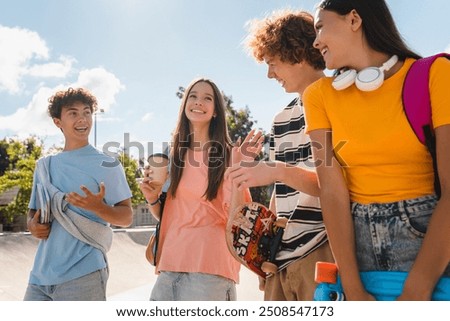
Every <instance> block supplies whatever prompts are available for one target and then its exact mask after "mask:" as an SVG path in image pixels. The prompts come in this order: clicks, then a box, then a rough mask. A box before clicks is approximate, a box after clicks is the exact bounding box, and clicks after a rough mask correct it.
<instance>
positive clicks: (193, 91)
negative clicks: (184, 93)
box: [189, 90, 214, 98]
mask: <svg viewBox="0 0 450 321" xmlns="http://www.w3.org/2000/svg"><path fill="white" fill-rule="evenodd" d="M190 94H198V92H197V91H195V90H191V92H190V93H189V95H190ZM205 95H207V96H210V97H212V98H214V95H212V94H209V93H205Z"/></svg>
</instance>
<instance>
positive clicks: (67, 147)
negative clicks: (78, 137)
mask: <svg viewBox="0 0 450 321" xmlns="http://www.w3.org/2000/svg"><path fill="white" fill-rule="evenodd" d="M87 145H89V141H80V142H78V141H77V142H67V141H66V143H65V145H64V151H65V152H68V151H71V150H75V149H80V148H82V147H85V146H87Z"/></svg>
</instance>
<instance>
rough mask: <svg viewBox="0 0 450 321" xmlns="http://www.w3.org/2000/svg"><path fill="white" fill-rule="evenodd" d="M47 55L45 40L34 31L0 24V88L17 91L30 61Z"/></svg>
mask: <svg viewBox="0 0 450 321" xmlns="http://www.w3.org/2000/svg"><path fill="white" fill-rule="evenodd" d="M48 55H49V53H48V48H47V46H46V44H45V41H44V40H43V39H41V38H40V37H39V35H38V34H37V33H36V32H33V31H30V30H26V29H20V28H9V27H4V26H1V25H0V70H1V72H0V90H6V91H8V92H9V93H12V94H15V93H18V92H19V91H20V88H21V83H20V82H21V77H22V76H23V75H25V74H26V73H27V70H28V64H29V63H30V61H31V60H32V59H33V58H35V57H36V58H41V59H47V58H48Z"/></svg>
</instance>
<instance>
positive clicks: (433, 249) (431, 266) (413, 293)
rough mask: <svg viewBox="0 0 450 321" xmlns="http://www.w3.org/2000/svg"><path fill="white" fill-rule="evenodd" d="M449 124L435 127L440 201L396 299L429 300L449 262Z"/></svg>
mask: <svg viewBox="0 0 450 321" xmlns="http://www.w3.org/2000/svg"><path fill="white" fill-rule="evenodd" d="M449 141H450V125H445V126H441V127H438V128H436V148H437V164H438V173H439V179H440V183H441V198H440V200H439V202H438V204H437V206H436V208H435V210H434V212H433V215H432V216H431V219H430V223H429V226H428V229H427V233H426V235H425V238H424V241H423V244H422V247H421V249H420V251H419V253H418V255H417V258H416V261H415V262H414V265H413V267H412V269H411V271H410V272H409V274H408V278H407V280H406V282H405V285H404V289H403V294H402V295H401V296H400V297H399V299H400V300H430V299H431V294H432V292H433V289H434V287H435V285H436V283H437V282H438V280H439V278H440V277H441V276H442V274H443V272H444V270H445V269H446V267H447V265H448V264H449V262H450V215H449V211H450V149H449V148H448V142H449Z"/></svg>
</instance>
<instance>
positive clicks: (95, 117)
mask: <svg viewBox="0 0 450 321" xmlns="http://www.w3.org/2000/svg"><path fill="white" fill-rule="evenodd" d="M99 112H100V113H104V112H105V110H104V109H102V108H100V109H98V110H97V111H96V112H95V113H94V147H95V148H97V113H99Z"/></svg>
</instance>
